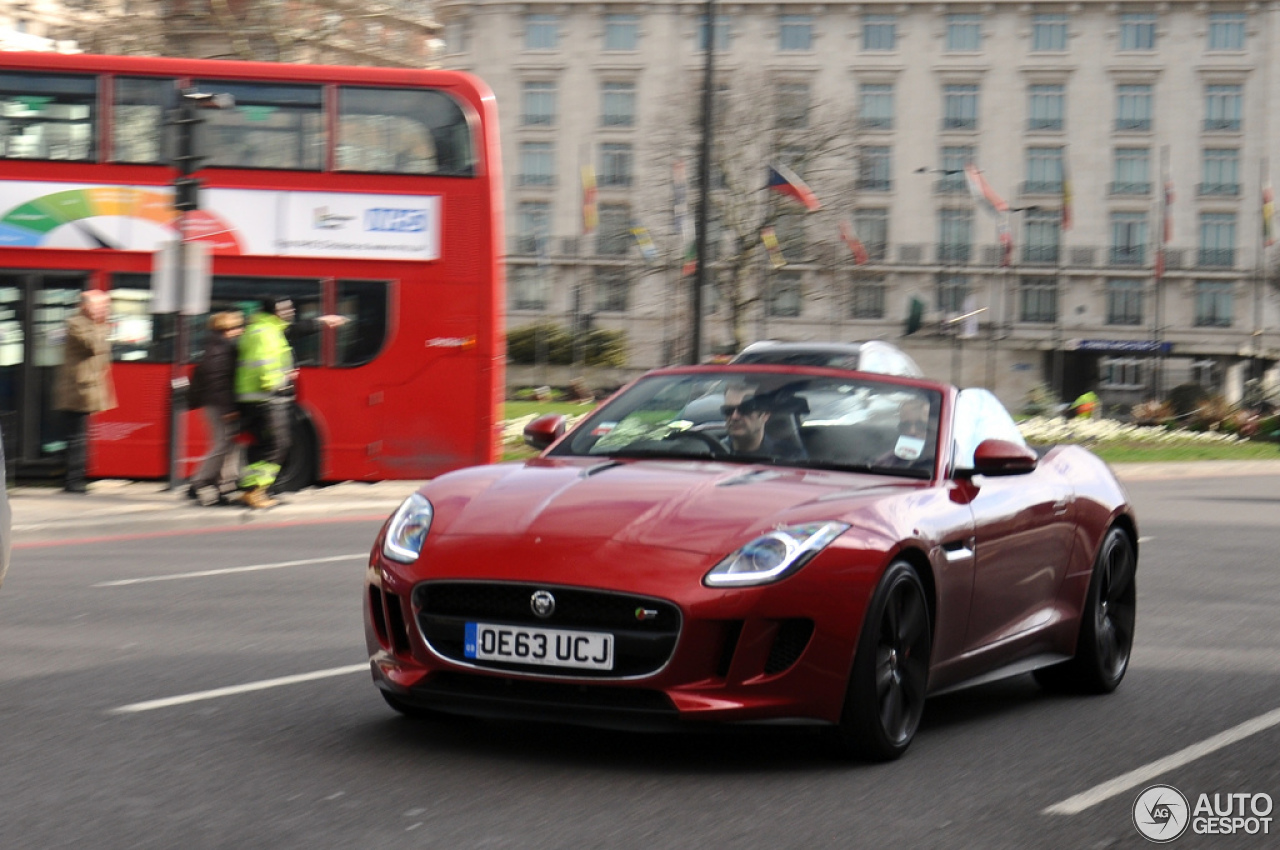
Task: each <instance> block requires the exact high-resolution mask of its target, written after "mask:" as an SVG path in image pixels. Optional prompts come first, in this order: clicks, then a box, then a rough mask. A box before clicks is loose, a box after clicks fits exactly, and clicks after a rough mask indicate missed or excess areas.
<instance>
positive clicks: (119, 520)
mask: <svg viewBox="0 0 1280 850" xmlns="http://www.w3.org/2000/svg"><path fill="white" fill-rule="evenodd" d="M1112 468H1113V469H1114V470H1115V472H1116V475H1118V476H1119V477H1120V479H1121V481H1149V480H1153V479H1185V478H1212V477H1233V476H1240V475H1280V460H1224V461H1193V462H1186V463H1120V464H1114V465H1113V466H1112ZM422 483H423V482H421V481H374V482H363V481H346V482H342V483H339V484H330V485H326V486H321V487H309V488H307V489H305V490H302V491H300V492H298V493H285V494H283V495H281V496H280V497H279V499H280V504H279V505H277V506H275V507H273V508H270V509H268V510H265V511H253V510H250V509H248V508H245V507H240V506H239V505H235V506H227V507H214V508H202V507H200V506H199V505H197V504H196V503H195V502H193V501H191V500H190V499H188V498H187V496H186V487H185V486H184V487H181V488H179V489H178V490H168V489H166V486H167V485H166V484H165V483H164V482H159V481H125V480H113V479H108V480H103V481H94V482H92V483H91V484H90V485H89V493H88V494H87V495H83V496H77V495H72V494H69V493H63V492H62V491H61V490H60V489H58V488H56V487H52V486H49V487H37V486H21V487H14V488H12V489H10V490H9V503H10V506H11V507H12V509H13V540H14V544H15V545H17V546H21V545H23V544H33V543H39V542H48V541H53V540H68V539H86V538H94V537H104V536H119V535H127V534H143V533H149V532H154V531H157V530H160V528H161V527H162V528H163V530H166V531H168V530H179V529H190V528H206V527H226V526H229V525H235V526H247V525H250V524H279V523H302V522H321V521H323V520H324V518H325V517H342V518H344V519H352V518H367V519H369V520H370V522H374V521H376V520H377V519H384V518H386V517H387V516H390V514H391V512H392V511H394V510H395V509H396V507H397V506H398V505H399V504H400V503H401V502H402V501H403V500H404V499H405V497H407V496H408V495H409V494H410V493H412V492H413V491H414V490H416V489H417V488H418V487H419V486H421V484H422Z"/></svg>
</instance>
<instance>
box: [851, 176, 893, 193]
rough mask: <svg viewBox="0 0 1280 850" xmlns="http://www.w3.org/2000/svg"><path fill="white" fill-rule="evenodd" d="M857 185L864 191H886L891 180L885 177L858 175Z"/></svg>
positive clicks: (889, 187)
mask: <svg viewBox="0 0 1280 850" xmlns="http://www.w3.org/2000/svg"><path fill="white" fill-rule="evenodd" d="M857 186H858V188H859V189H861V190H862V191H864V192H888V191H889V190H891V189H892V188H893V181H892V180H890V179H889V178H887V177H859V178H858V184H857Z"/></svg>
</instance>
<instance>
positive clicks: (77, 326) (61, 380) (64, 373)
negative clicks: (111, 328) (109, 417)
mask: <svg viewBox="0 0 1280 850" xmlns="http://www.w3.org/2000/svg"><path fill="white" fill-rule="evenodd" d="M53 406H54V407H55V408H56V409H58V410H75V411H78V412H80V413H96V412H98V411H100V410H111V409H112V408H114V407H115V406H116V389H115V385H114V384H113V383H112V381H111V343H110V342H108V341H107V325H106V324H105V323H103V324H98V323H96V322H94V321H93V320H92V319H90V318H89V317H88V316H86V315H84V314H83V313H76V314H75V315H74V316H72V317H71V318H70V319H67V341H66V345H65V346H64V347H63V355H62V365H61V366H59V367H58V378H57V382H56V383H55V384H54V388H53Z"/></svg>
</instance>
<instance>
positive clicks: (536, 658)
mask: <svg viewBox="0 0 1280 850" xmlns="http://www.w3.org/2000/svg"><path fill="white" fill-rule="evenodd" d="M463 654H464V655H466V656H467V658H474V659H476V660H478V661H509V662H512V663H514V664H540V665H543V666H546V667H578V668H583V669H587V670H612V669H613V635H611V634H608V633H606V632H575V631H569V630H567V629H535V628H529V627H526V626H495V625H491V624H489V623H467V632H466V642H465V643H464V644H463Z"/></svg>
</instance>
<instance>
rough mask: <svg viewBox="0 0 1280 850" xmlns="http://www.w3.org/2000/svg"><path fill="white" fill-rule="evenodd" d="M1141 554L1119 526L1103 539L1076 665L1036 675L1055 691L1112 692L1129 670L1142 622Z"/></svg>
mask: <svg viewBox="0 0 1280 850" xmlns="http://www.w3.org/2000/svg"><path fill="white" fill-rule="evenodd" d="M1137 566H1138V558H1137V554H1136V553H1135V551H1134V548H1133V542H1132V541H1131V540H1130V538H1129V534H1128V533H1127V532H1126V531H1125V530H1124V529H1122V528H1119V527H1115V526H1113V527H1112V528H1110V529H1108V530H1107V533H1106V536H1104V537H1103V538H1102V545H1101V546H1099V547H1098V556H1097V558H1096V559H1095V560H1094V565H1093V577H1092V578H1091V579H1090V580H1089V593H1088V596H1086V597H1085V604H1084V610H1083V611H1082V612H1081V615H1080V637H1079V639H1078V640H1077V642H1076V654H1075V657H1073V658H1072V659H1071V660H1070V661H1067V662H1064V663H1062V664H1058V665H1055V666H1053V667H1046V668H1043V669H1041V670H1037V671H1036V672H1035V677H1036V681H1038V682H1039V683H1040V684H1041V685H1043V686H1044V687H1046V688H1048V689H1050V690H1066V691H1075V692H1078V693H1087V694H1109V693H1111V692H1112V691H1114V690H1115V689H1116V687H1117V686H1118V685H1119V684H1120V681H1121V680H1122V679H1123V678H1124V674H1125V672H1126V671H1127V670H1128V669H1129V656H1130V654H1131V653H1132V651H1133V632H1134V624H1135V623H1136V621H1137V595H1138V591H1137V580H1136V575H1135V574H1136V572H1137Z"/></svg>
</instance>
